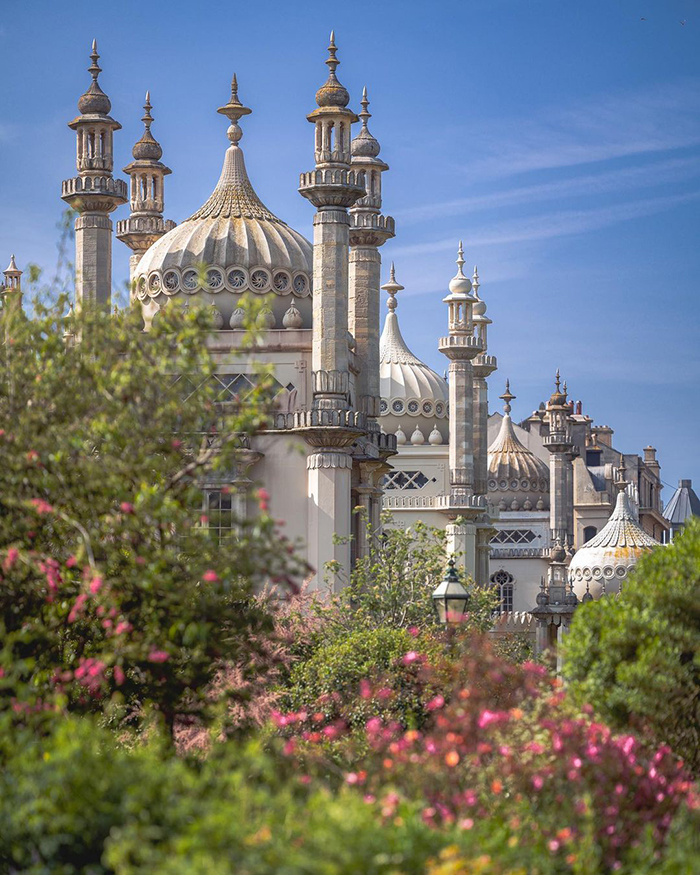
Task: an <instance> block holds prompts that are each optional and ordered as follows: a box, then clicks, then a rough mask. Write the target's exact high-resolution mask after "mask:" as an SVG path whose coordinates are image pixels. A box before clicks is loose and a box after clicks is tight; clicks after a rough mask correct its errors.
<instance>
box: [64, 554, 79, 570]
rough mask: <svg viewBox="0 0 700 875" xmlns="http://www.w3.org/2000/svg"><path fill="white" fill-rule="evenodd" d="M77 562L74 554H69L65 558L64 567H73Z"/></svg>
mask: <svg viewBox="0 0 700 875" xmlns="http://www.w3.org/2000/svg"><path fill="white" fill-rule="evenodd" d="M77 564H78V560H77V558H76V557H75V556H69V557H68V558H67V559H66V568H74V567H75V566H76V565H77Z"/></svg>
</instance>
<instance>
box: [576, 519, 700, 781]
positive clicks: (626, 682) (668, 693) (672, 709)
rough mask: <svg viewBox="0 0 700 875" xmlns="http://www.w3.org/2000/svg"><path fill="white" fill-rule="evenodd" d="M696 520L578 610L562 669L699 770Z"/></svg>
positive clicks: (609, 715)
mask: <svg viewBox="0 0 700 875" xmlns="http://www.w3.org/2000/svg"><path fill="white" fill-rule="evenodd" d="M699 589H700V521H698V520H692V521H691V522H690V523H689V524H688V526H687V527H686V529H685V531H684V532H683V534H682V535H680V536H678V537H677V538H676V539H675V540H674V542H673V544H671V545H670V546H668V547H663V548H660V549H657V550H655V551H654V552H653V553H652V554H651V555H649V556H646V557H644V559H642V560H641V561H640V562H639V565H638V566H637V568H636V570H635V572H634V574H633V575H632V576H631V578H630V580H629V582H628V583H627V584H626V586H625V588H624V590H623V591H622V593H621V595H620V596H619V597H616V598H602V599H599V600H598V601H596V602H590V603H588V604H586V605H583V606H582V607H581V608H579V609H578V610H577V611H576V614H575V616H574V621H573V624H572V628H571V633H570V634H569V635H568V636H567V640H566V647H565V654H566V659H565V664H564V674H565V677H566V678H567V679H568V680H569V682H570V686H571V690H572V693H573V694H574V695H575V696H576V697H577V699H578V700H579V701H587V702H590V703H591V704H592V705H593V706H594V708H595V709H596V711H597V712H598V713H599V714H600V715H601V717H602V718H603V719H604V720H606V721H608V722H610V724H611V725H612V726H613V727H615V728H617V729H629V728H630V727H633V728H638V729H640V728H642V727H643V728H646V729H648V730H649V731H651V732H652V733H653V735H654V737H655V738H656V739H657V740H658V741H659V742H665V743H666V744H668V745H670V746H671V748H672V749H673V750H674V751H675V752H676V753H677V754H678V755H679V756H681V757H683V758H684V760H685V761H686V762H687V764H688V766H689V767H690V768H692V769H693V770H694V772H695V773H696V774H697V773H698V771H699V770H700V603H699V602H698V590H699Z"/></svg>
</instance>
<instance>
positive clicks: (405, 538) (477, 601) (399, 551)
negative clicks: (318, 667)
mask: <svg viewBox="0 0 700 875" xmlns="http://www.w3.org/2000/svg"><path fill="white" fill-rule="evenodd" d="M362 522H363V521H362V520H361V521H360V524H362ZM382 522H383V532H382V535H381V537H376V535H375V533H373V532H372V531H371V529H370V528H369V524H368V523H367V521H366V520H365V521H364V523H365V524H366V525H367V539H368V541H369V544H370V551H369V555H368V556H365V557H361V558H359V559H358V560H357V562H356V564H355V567H354V568H353V569H352V571H351V572H350V575H349V577H348V585H347V586H346V587H345V588H344V589H343V590H342V591H341V593H340V594H339V595H338V597H337V598H336V600H335V603H334V605H333V613H332V617H331V625H333V626H334V627H335V628H337V629H338V630H339V631H350V630H353V629H372V628H375V629H376V628H379V627H382V626H385V627H391V628H395V629H396V628H398V629H408V628H412V627H414V628H417V629H429V628H431V627H434V626H435V612H434V609H433V602H432V594H433V591H434V589H435V588H436V587H437V585H438V584H439V583H440V581H441V580H442V578H443V577H444V575H445V571H446V568H447V559H446V556H447V552H446V549H447V548H446V538H447V536H446V533H445V531H444V530H442V529H437V528H434V527H432V526H428V525H426V524H425V523H423V522H421V521H420V520H419V521H418V522H417V523H416V524H415V525H413V526H411V527H410V528H407V529H401V528H395V527H393V526H392V517H391V514H390V513H385V514H384V516H383V520H382ZM457 570H458V572H459V573H460V574H461V576H462V584H463V585H464V586H466V587H467V589H468V590H469V592H470V594H471V601H470V605H469V616H468V617H467V618H466V621H465V624H464V625H465V627H466V628H468V629H470V630H471V629H474V630H478V631H486V630H487V629H489V628H490V627H491V625H492V614H493V610H494V608H495V607H496V605H497V604H498V595H497V593H496V591H495V589H494V588H492V587H488V588H485V587H479V586H475V585H474V583H473V582H472V581H470V580H469V579H467V578H465V577H464V575H463V574H462V573H461V571H460V570H459V568H458V569H457Z"/></svg>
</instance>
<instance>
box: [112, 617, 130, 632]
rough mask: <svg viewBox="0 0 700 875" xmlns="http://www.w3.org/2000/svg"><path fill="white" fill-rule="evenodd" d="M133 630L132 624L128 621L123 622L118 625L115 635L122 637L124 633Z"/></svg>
mask: <svg viewBox="0 0 700 875" xmlns="http://www.w3.org/2000/svg"><path fill="white" fill-rule="evenodd" d="M132 629H133V626H132V625H131V623H127V622H126V620H122V621H121V622H120V623H117V625H116V627H115V629H114V634H115V635H121V634H122V633H123V632H131V630H132Z"/></svg>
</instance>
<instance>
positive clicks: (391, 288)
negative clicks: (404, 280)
mask: <svg viewBox="0 0 700 875" xmlns="http://www.w3.org/2000/svg"><path fill="white" fill-rule="evenodd" d="M382 289H383V290H384V291H385V292H387V293H388V294H389V298H388V300H387V302H386V305H387V307H388V308H389V312H391V313H393V312H394V310H395V309H396V307H397V306H398V301H397V300H396V293H397V292H402V291H403V289H404V287H403V286H402V285H401V283H398V282H396V269H395V268H394V262H393V261H392V262H391V270H390V271H389V282H388V283H384V285H383V286H382Z"/></svg>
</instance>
